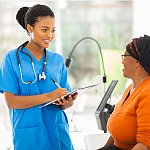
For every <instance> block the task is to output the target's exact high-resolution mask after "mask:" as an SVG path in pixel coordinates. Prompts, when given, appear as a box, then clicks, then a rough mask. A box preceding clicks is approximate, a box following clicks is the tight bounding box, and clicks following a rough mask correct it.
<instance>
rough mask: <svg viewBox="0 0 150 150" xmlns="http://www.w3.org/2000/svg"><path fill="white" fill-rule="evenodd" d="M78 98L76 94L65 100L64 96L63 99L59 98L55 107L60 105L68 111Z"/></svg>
mask: <svg viewBox="0 0 150 150" xmlns="http://www.w3.org/2000/svg"><path fill="white" fill-rule="evenodd" d="M77 96H78V93H75V94H74V95H72V96H71V95H69V96H68V97H67V98H64V97H63V96H62V97H61V98H58V99H57V100H58V101H57V102H56V103H54V104H55V105H59V106H61V108H62V109H66V108H68V107H70V106H72V105H73V101H74V100H75V99H76V97H77Z"/></svg>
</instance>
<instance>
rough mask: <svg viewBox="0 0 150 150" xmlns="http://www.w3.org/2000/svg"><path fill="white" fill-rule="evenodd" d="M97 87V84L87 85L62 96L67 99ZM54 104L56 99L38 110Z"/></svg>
mask: <svg viewBox="0 0 150 150" xmlns="http://www.w3.org/2000/svg"><path fill="white" fill-rule="evenodd" d="M98 85H99V84H92V85H89V86H84V87H81V88H77V89H75V90H73V91H72V92H70V93H68V94H66V95H64V98H67V97H68V96H69V95H74V94H76V93H79V92H82V91H83V92H85V91H86V90H90V89H91V88H94V87H96V86H98ZM54 102H57V99H56V100H53V101H51V102H48V103H46V104H44V105H42V106H40V107H39V108H43V107H46V106H48V105H50V104H53V103H54Z"/></svg>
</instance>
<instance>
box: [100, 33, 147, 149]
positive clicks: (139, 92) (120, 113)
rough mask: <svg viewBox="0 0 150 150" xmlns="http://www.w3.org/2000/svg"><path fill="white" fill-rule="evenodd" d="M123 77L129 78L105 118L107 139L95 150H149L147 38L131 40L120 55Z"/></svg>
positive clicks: (145, 36)
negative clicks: (125, 86) (110, 111)
mask: <svg viewBox="0 0 150 150" xmlns="http://www.w3.org/2000/svg"><path fill="white" fill-rule="evenodd" d="M122 64H123V67H124V68H123V76H124V77H126V78H130V79H132V82H133V83H132V84H131V85H130V86H129V87H128V88H127V89H126V90H125V92H124V93H123V96H122V98H121V100H120V101H119V102H118V104H117V105H116V107H115V109H114V111H113V113H112V114H111V116H110V118H109V119H108V123H107V128H108V131H109V133H110V138H109V139H108V141H107V143H106V144H105V146H104V147H102V148H100V149H99V150H148V149H150V36H147V35H144V37H140V38H134V39H132V42H131V43H129V44H128V45H127V46H126V51H125V53H124V55H122Z"/></svg>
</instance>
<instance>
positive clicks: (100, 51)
mask: <svg viewBox="0 0 150 150" xmlns="http://www.w3.org/2000/svg"><path fill="white" fill-rule="evenodd" d="M85 39H91V40H93V41H95V42H96V44H97V46H98V48H99V53H100V56H101V60H102V67H103V71H104V76H105V75H106V74H105V67H104V60H103V55H102V50H101V47H100V44H99V43H98V41H97V40H96V39H94V38H92V37H84V38H82V39H80V40H79V41H78V42H77V43H76V44H75V45H74V47H73V48H72V50H71V53H70V55H69V58H68V59H69V60H71V56H72V54H73V52H74V50H75V48H76V47H77V45H78V44H79V43H80V42H81V41H83V40H85ZM68 67H69V66H68ZM105 77H106V76H105ZM103 80H106V79H103ZM104 82H106V81H104Z"/></svg>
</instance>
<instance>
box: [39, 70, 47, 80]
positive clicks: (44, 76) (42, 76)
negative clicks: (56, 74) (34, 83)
mask: <svg viewBox="0 0 150 150" xmlns="http://www.w3.org/2000/svg"><path fill="white" fill-rule="evenodd" d="M41 80H46V75H45V72H42V73H41V74H39V81H41Z"/></svg>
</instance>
